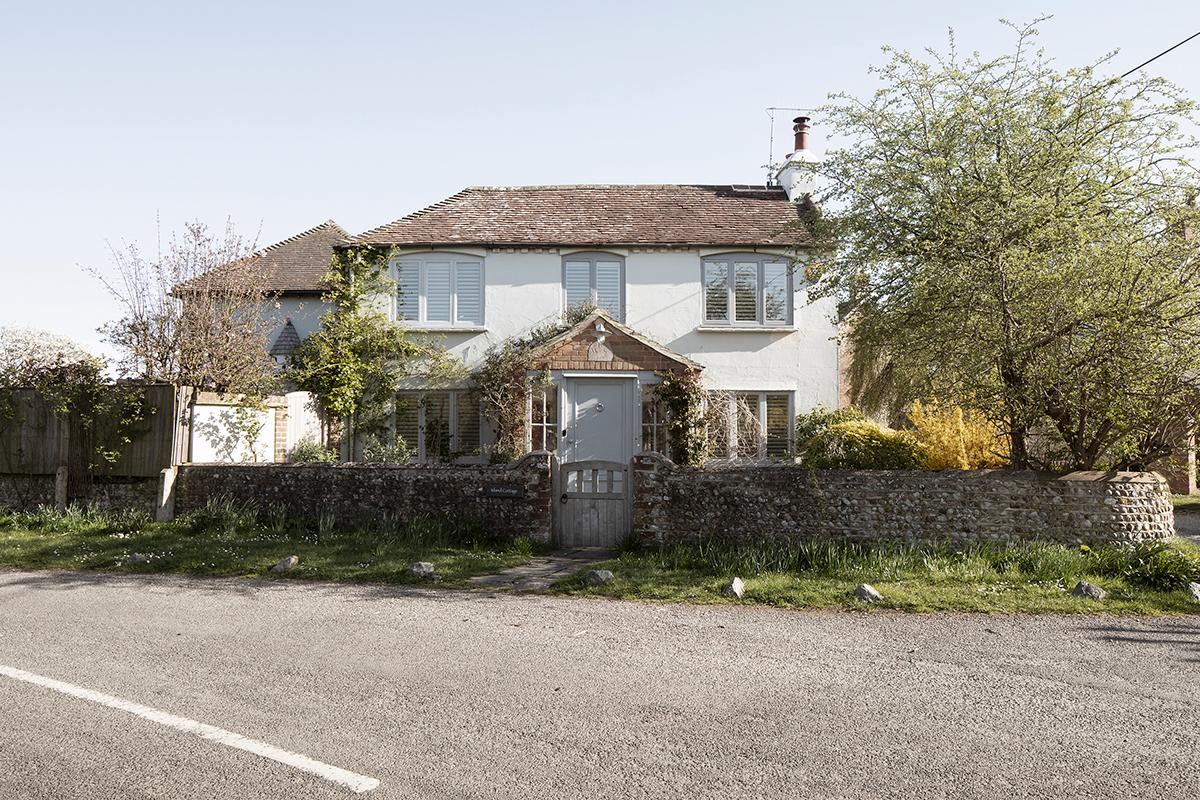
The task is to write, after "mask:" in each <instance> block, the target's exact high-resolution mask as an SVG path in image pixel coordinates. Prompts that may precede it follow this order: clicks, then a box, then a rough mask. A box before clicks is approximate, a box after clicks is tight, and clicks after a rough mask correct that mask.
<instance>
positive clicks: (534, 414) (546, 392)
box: [529, 385, 558, 453]
mask: <svg viewBox="0 0 1200 800" xmlns="http://www.w3.org/2000/svg"><path fill="white" fill-rule="evenodd" d="M529 449H530V451H534V450H549V451H550V452H552V453H553V452H554V451H555V450H557V449H558V387H557V386H553V385H551V386H535V387H534V388H533V390H532V391H531V392H530V395H529Z"/></svg>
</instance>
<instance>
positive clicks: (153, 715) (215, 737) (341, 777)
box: [0, 664, 379, 794]
mask: <svg viewBox="0 0 1200 800" xmlns="http://www.w3.org/2000/svg"><path fill="white" fill-rule="evenodd" d="M0 675H4V676H6V677H9V678H12V679H13V680H15V681H24V682H25V683H32V684H34V685H35V686H41V687H42V688H44V689H50V690H52V691H55V692H61V693H62V694H66V695H70V696H71V697H78V698H79V699H81V700H89V701H91V702H93V703H99V704H100V705H102V706H108V707H109V708H115V709H118V710H119V711H125V712H127V713H130V714H133V715H134V716H137V717H141V718H142V719H146V720H150V721H151V722H157V723H158V724H159V725H164V726H166V727H168V728H174V729H175V730H177V731H183V732H184V733H190V734H193V735H195V736H199V737H200V738H201V739H207V740H208V741H210V742H216V743H217V744H223V745H225V746H226V747H232V748H235V749H237V750H245V751H246V752H247V753H254V754H255V755H257V756H262V757H263V758H269V759H271V760H272V761H278V762H279V763H280V764H287V765H288V766H289V767H294V768H296V769H298V770H300V771H302V772H307V773H309V774H310V775H316V776H317V777H318V778H324V779H325V780H327V781H332V782H333V783H337V784H341V785H342V786H345V787H346V788H348V789H350V790H351V791H352V792H356V793H358V794H363V793H365V792H369V791H371V790H372V789H374V788H376V787H377V786H379V781H378V780H376V779H375V778H369V777H367V776H366V775H359V774H358V773H356V772H350V771H349V770H345V769H342V768H340V767H334V766H331V765H329V764H325V763H322V762H320V761H316V760H314V759H311V758H309V757H308V756H302V755H300V754H299V753H292V752H289V751H287V750H281V749H280V748H278V747H274V746H272V745H269V744H267V743H266V742H259V741H256V740H254V739H247V738H246V737H245V736H242V735H241V734H239V733H233V732H232V731H227V730H224V729H223V728H218V727H215V726H213V725H205V724H204V723H203V722H196V721H195V720H191V719H188V718H187V717H177V716H175V715H174V714H168V713H167V712H165V711H159V710H158V709H157V708H150V707H149V706H143V705H138V704H137V703H131V702H129V701H128V700H122V699H121V698H119V697H113V696H112V695H108V694H101V693H100V692H93V691H92V690H91V689H85V688H83V687H82V686H74V685H72V684H70V683H64V682H63V681H56V680H54V679H53V678H45V677H42V676H41V675H35V674H33V673H32V672H26V671H25V670H22V669H15V668H13V667H6V666H5V665H3V664H0Z"/></svg>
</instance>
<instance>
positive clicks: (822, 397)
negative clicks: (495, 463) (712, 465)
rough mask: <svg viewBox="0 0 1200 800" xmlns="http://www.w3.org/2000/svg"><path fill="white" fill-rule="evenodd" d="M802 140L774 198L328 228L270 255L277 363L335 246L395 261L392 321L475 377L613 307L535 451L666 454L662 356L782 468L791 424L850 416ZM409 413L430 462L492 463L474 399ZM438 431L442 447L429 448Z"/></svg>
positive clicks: (450, 394)
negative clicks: (814, 416)
mask: <svg viewBox="0 0 1200 800" xmlns="http://www.w3.org/2000/svg"><path fill="white" fill-rule="evenodd" d="M806 131H807V126H806V125H805V124H804V123H803V121H800V120H798V121H797V148H796V152H795V153H793V154H792V156H790V157H789V161H788V163H787V164H785V166H784V168H783V169H782V170H780V173H779V175H778V182H779V183H780V184H781V185H780V186H769V187H763V186H730V185H722V186H713V185H634V186H627V185H626V186H620V185H586V186H517V187H472V188H468V189H465V190H463V191H461V192H459V193H458V194H455V195H453V196H452V197H449V198H447V199H445V200H443V201H441V202H439V203H436V204H434V205H432V206H429V207H428V208H425V209H422V210H420V211H417V212H415V213H413V214H410V215H408V216H406V217H403V218H401V219H399V220H396V221H395V222H392V223H389V224H387V225H383V226H381V227H379V228H375V229H373V230H370V231H367V232H366V233H363V234H360V235H358V236H353V237H349V236H347V235H346V233H345V231H343V230H342V229H341V228H339V227H338V226H337V225H336V224H334V223H332V222H330V223H326V224H324V225H321V226H318V227H317V228H314V229H312V230H310V231H306V232H305V233H303V234H300V235H299V236H296V237H293V238H292V239H289V240H287V241H286V242H282V243H280V244H279V245H276V246H274V247H272V248H268V249H267V250H265V251H263V253H262V254H260V258H262V259H263V262H262V266H265V267H266V268H267V269H268V271H269V274H270V275H271V276H273V277H272V286H273V288H274V289H275V290H277V291H279V292H280V294H281V298H280V302H281V303H282V309H281V312H282V317H286V318H287V320H288V322H287V324H286V326H285V327H284V328H283V329H281V330H280V331H278V332H277V333H276V334H275V336H274V337H273V339H272V341H273V344H274V345H275V347H274V348H273V352H275V353H276V355H278V356H283V355H284V354H285V353H286V351H287V349H289V348H290V346H292V345H293V344H294V343H295V341H297V340H298V339H302V338H303V337H305V336H306V335H308V333H310V332H311V331H312V330H313V329H314V328H315V326H316V325H317V324H318V322H317V320H318V317H319V316H320V314H321V313H322V312H323V311H324V310H325V307H324V304H323V303H322V302H321V300H320V296H319V295H320V286H319V280H320V277H321V275H322V274H323V271H322V266H323V265H327V264H328V263H329V255H330V253H331V251H332V249H333V248H334V247H337V246H342V245H376V246H386V247H389V248H392V251H393V252H394V256H393V258H392V260H391V263H390V269H391V275H392V277H393V279H394V280H395V283H396V286H397V293H396V295H395V296H394V297H390V298H386V301H385V303H386V307H387V309H388V313H389V314H391V315H392V316H393V318H394V319H396V320H398V321H400V322H401V323H402V324H403V325H405V326H407V327H409V328H412V329H413V330H416V331H421V332H426V333H434V334H437V335H439V336H440V337H441V339H442V341H443V342H444V344H445V346H446V347H447V348H449V350H450V351H451V352H452V353H454V354H455V355H457V356H459V357H460V358H461V359H462V360H463V361H464V362H465V363H466V365H467V366H468V367H471V366H473V365H476V364H478V363H479V361H480V360H481V359H482V357H483V356H484V354H485V353H486V352H487V350H488V348H490V347H491V346H493V345H495V344H497V343H499V342H501V341H503V340H504V339H506V338H507V337H510V336H515V335H521V334H524V333H526V332H528V331H529V330H530V329H531V328H533V327H535V326H538V325H541V324H544V323H545V322H547V321H550V320H554V319H557V318H560V317H561V315H562V314H563V313H564V312H565V311H566V310H567V309H568V308H570V307H572V306H575V305H577V304H580V303H585V302H586V303H594V304H596V305H597V306H598V307H599V308H600V309H602V310H603V312H604V313H603V315H602V316H600V317H598V318H595V319H591V320H588V321H587V322H586V323H585V324H584V325H582V326H581V327H580V329H578V330H576V331H573V332H572V333H571V335H570V336H569V337H566V338H567V339H570V340H571V341H573V342H576V343H578V342H579V341H583V342H595V341H600V342H601V344H602V345H603V346H601V347H597V348H588V347H583V348H578V347H577V348H575V349H574V350H573V351H572V353H573V355H572V356H571V357H569V358H568V357H562V356H561V354H559V356H557V357H553V358H550V359H548V361H547V366H548V367H549V368H550V377H551V388H550V389H548V390H547V391H545V392H541V391H536V392H535V396H533V397H531V398H530V414H529V425H528V432H527V434H528V435H527V439H528V446H529V448H530V449H542V448H544V449H549V450H552V451H554V452H556V453H557V455H558V457H559V459H560V461H563V462H568V461H588V460H603V461H611V462H618V463H628V461H629V459H630V458H631V457H632V456H633V455H634V454H635V453H638V452H641V451H643V450H655V449H657V450H662V449H663V448H664V445H665V442H664V437H663V432H662V430H661V426H660V423H661V420H660V419H658V416H657V413H656V410H655V409H654V407H653V405H652V404H650V403H648V402H646V389H647V387H648V386H650V385H652V384H654V383H655V382H657V381H658V375H657V372H658V371H659V369H661V368H662V367H663V366H664V363H665V362H664V361H663V359H668V360H673V361H671V362H670V363H672V364H678V365H683V366H692V367H696V366H698V367H700V368H702V370H703V371H702V376H703V380H704V383H705V384H706V386H708V387H709V388H711V389H719V390H726V391H728V392H730V393H733V394H735V395H736V396H737V397H739V398H741V400H743V401H744V402H745V404H746V405H747V406H749V408H751V409H752V411H753V412H754V413H756V414H757V420H758V424H759V426H760V428H761V432H762V434H763V436H762V437H761V438H762V441H765V442H766V445H765V448H764V447H763V446H762V444H761V441H760V442H757V443H756V445H755V449H754V451H753V452H750V451H747V449H746V448H745V447H742V448H739V447H738V445H737V442H736V436H735V437H734V440H733V441H731V442H730V443H729V452H727V453H726V454H725V455H728V456H732V457H757V456H764V455H779V454H783V453H785V452H786V451H787V449H788V447H789V444H790V442H789V437H790V435H791V431H792V427H793V425H792V421H793V419H794V417H795V414H796V413H797V412H798V411H803V410H807V409H811V408H813V407H815V406H818V405H824V406H830V407H836V406H837V405H838V403H839V369H838V347H837V341H836V334H837V330H836V327H835V323H834V322H833V317H834V314H833V312H834V308H833V306H832V304H831V302H830V301H828V300H819V301H817V302H814V303H810V302H809V299H808V297H807V296H806V292H805V285H804V280H803V275H804V270H803V268H802V264H803V261H804V260H805V258H806V257H807V250H808V248H809V247H811V238H810V236H809V234H808V231H807V230H806V229H805V228H804V226H803V225H802V224H801V222H800V216H801V214H800V206H801V203H802V202H806V194H805V192H806V190H807V187H806V186H805V185H804V183H803V177H802V174H801V173H800V172H799V171H798V170H796V169H795V162H797V161H803V160H805V159H806V157H807V152H806V150H805V148H804V144H805V142H804V136H805V133H806ZM606 323H607V324H606ZM564 344H566V340H564ZM568 349H569V348H568ZM589 353H590V354H591V355H595V356H597V358H589V357H588V355H589ZM614 353H615V355H614ZM639 354H640V355H639ZM411 399H413V400H416V401H417V402H409V403H402V404H401V408H403V409H408V410H407V411H404V412H402V413H401V415H400V418H398V419H397V420H396V425H395V430H396V432H397V433H398V434H399V435H401V436H403V437H404V438H405V440H406V441H407V442H409V443H410V444H415V445H416V449H417V451H418V458H419V459H421V460H425V459H429V458H431V457H433V456H434V455H435V452H431V451H440V452H442V453H445V452H450V453H458V454H462V453H467V454H471V453H483V452H486V448H487V445H488V441H489V431H488V429H487V425H486V422H481V419H480V410H479V407H478V403H477V401H476V400H475V399H474V398H473V397H472V396H471V393H470V392H469V390H466V389H463V390H453V391H445V390H439V391H431V392H428V393H420V392H414V396H413V398H411ZM435 425H436V427H437V429H438V430H439V431H443V432H444V433H445V436H446V438H447V439H448V441H445V442H441V443H440V444H434V445H432V446H430V445H429V443H428V441H427V439H428V437H427V435H426V434H425V432H426V431H428V430H431V429H432V427H431V426H435ZM479 457H480V458H482V457H483V456H482V455H480V456H479Z"/></svg>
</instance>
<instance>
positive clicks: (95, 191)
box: [0, 0, 1200, 348]
mask: <svg viewBox="0 0 1200 800" xmlns="http://www.w3.org/2000/svg"><path fill="white" fill-rule="evenodd" d="M5 6H6V7H5V8H4V9H3V14H2V15H0V279H2V281H3V284H2V285H3V288H2V291H0V325H5V324H19V325H30V326H35V327H40V328H46V329H49V330H52V331H55V332H58V333H62V334H66V335H68V336H71V337H74V338H76V339H78V340H80V341H81V342H84V343H85V344H88V345H89V346H92V347H93V348H97V347H98V346H99V336H98V335H97V333H96V330H95V329H96V327H97V326H98V325H100V324H101V323H102V322H104V321H105V320H106V319H109V318H111V317H113V316H114V315H116V313H117V309H116V307H115V305H114V304H113V303H112V302H111V301H110V300H109V299H108V298H107V297H106V296H105V295H104V293H103V292H102V290H101V289H100V287H99V286H98V285H97V283H96V282H95V280H94V278H92V277H91V276H90V275H87V274H85V273H84V271H83V269H82V266H83V265H95V266H99V267H104V266H105V265H106V264H107V263H108V255H107V246H106V241H108V240H111V241H114V242H118V243H119V242H121V241H122V240H133V241H139V242H143V243H145V244H146V245H147V246H148V247H149V248H151V249H152V248H153V243H154V235H155V218H156V215H157V216H160V217H161V219H162V225H163V229H164V230H165V231H169V230H171V229H174V228H178V227H179V225H180V223H182V222H183V221H184V220H187V219H195V218H199V219H202V220H205V221H208V222H210V223H211V224H217V225H219V224H221V223H222V222H223V221H224V220H225V218H226V217H230V218H232V219H233V220H234V222H235V224H236V225H237V227H238V228H239V230H240V231H241V232H242V233H243V234H245V235H246V236H248V237H249V238H255V239H257V241H258V243H259V245H267V244H270V243H272V242H275V241H277V240H279V239H281V238H285V237H287V236H290V235H292V234H294V233H297V232H299V231H301V230H304V229H306V228H309V227H311V226H313V225H315V224H317V223H319V222H322V221H324V220H326V219H329V218H332V219H335V220H337V221H338V222H339V223H341V224H342V225H343V226H344V227H346V228H347V229H349V230H350V231H351V232H359V231H361V230H365V229H367V228H369V227H373V226H375V225H379V224H382V223H384V222H387V221H390V220H392V219H395V218H397V217H400V216H402V215H404V214H406V213H409V212H411V211H413V210H416V209H418V208H420V207H422V206H425V205H428V204H429V203H432V202H435V201H437V200H439V199H441V198H443V197H445V196H447V195H449V194H452V193H453V192H455V191H457V190H459V189H460V188H462V187H464V186H468V185H474V184H484V185H499V184H536V183H674V182H703V183H722V182H732V183H759V182H762V181H763V180H764V172H763V170H762V169H761V165H762V164H764V163H765V162H766V160H767V149H768V133H769V130H768V128H769V120H768V117H767V115H766V113H765V111H764V108H765V107H767V106H800V107H811V106H817V105H819V104H820V103H821V102H822V101H823V100H824V99H825V97H826V95H827V94H828V93H830V92H834V91H848V92H851V93H854V94H860V95H862V94H866V93H868V92H870V91H872V90H873V89H874V84H873V82H872V80H871V78H870V77H869V76H868V75H867V67H868V65H869V64H872V63H878V62H879V61H880V60H881V57H880V51H879V48H880V46H881V45H883V44H891V45H894V46H897V47H901V48H905V49H910V50H920V49H922V48H924V47H927V46H934V47H939V48H940V47H943V46H944V45H945V42H946V30H947V28H948V27H953V28H954V29H955V30H956V33H957V36H958V40H959V46H960V49H961V50H964V51H966V50H980V51H982V52H983V53H985V54H988V55H998V54H999V53H1000V52H1001V51H1004V52H1007V48H1008V46H1009V43H1010V42H1011V38H1010V32H1009V31H1008V30H1007V29H1005V28H1003V27H1001V26H1000V25H999V24H998V23H997V19H998V18H1000V17H1002V16H1003V17H1007V18H1009V19H1013V20H1014V21H1024V20H1029V19H1032V18H1034V17H1036V16H1038V15H1040V14H1043V13H1051V14H1053V15H1054V19H1052V20H1050V21H1048V22H1045V23H1043V24H1042V25H1041V26H1040V28H1041V30H1042V37H1041V41H1042V45H1043V46H1044V47H1045V48H1046V50H1047V52H1048V53H1050V54H1051V55H1052V56H1054V57H1055V58H1056V59H1057V60H1058V62H1059V63H1060V65H1062V66H1064V67H1065V66H1070V65H1076V64H1080V63H1084V62H1089V61H1091V60H1093V59H1095V58H1096V57H1098V56H1100V55H1101V54H1103V53H1105V52H1107V51H1109V50H1114V49H1119V50H1120V51H1121V52H1120V54H1119V55H1118V57H1117V59H1116V61H1115V62H1114V72H1123V71H1124V70H1125V69H1129V68H1131V67H1134V66H1136V65H1137V64H1139V63H1141V62H1142V61H1144V60H1146V59H1147V58H1149V57H1151V56H1152V55H1154V54H1156V53H1158V52H1159V51H1161V50H1163V49H1165V48H1166V47H1168V46H1170V45H1172V44H1174V43H1176V42H1177V41H1179V40H1180V39H1182V38H1184V37H1185V36H1187V35H1189V34H1190V33H1193V32H1195V31H1196V30H1200V7H1198V6H1197V5H1196V4H1195V3H1194V2H1155V1H1154V0H1150V1H1149V2H1138V3H1134V4H1130V3H1128V2H1066V1H1065V0H1041V1H1040V2H1033V3H1030V2H1025V1H1024V0H1009V1H1008V2H1004V3H963V2H927V3H920V4H916V3H895V2H832V3H831V2H808V3H800V2H787V3H784V2H756V1H755V0H740V1H739V2H730V3H697V2H690V3H682V2H670V3H665V2H664V3H660V2H654V1H653V0H641V1H640V2H604V3H596V2H589V3H574V2H562V1H561V0H559V1H556V2H511V3H494V2H486V3H484V2H469V3H468V2H455V1H454V0H444V1H443V2H439V3H402V2H358V1H355V0H349V1H348V2H337V3H328V2H322V3H315V2H307V0H293V1H292V2H254V0H242V1H240V2H224V1H222V0H207V1H206V2H203V3H179V2H170V0H167V1H165V2H164V1H162V0H159V1H156V2H122V0H111V1H110V2H104V3H99V2H88V3H82V2H55V3H16V2H9V3H6V4H5ZM1118 68H1119V69H1118ZM1149 69H1150V71H1152V72H1155V73H1157V74H1160V75H1163V76H1166V77H1168V78H1170V79H1171V80H1173V81H1175V82H1176V83H1178V84H1180V85H1181V86H1183V87H1185V88H1186V89H1187V90H1188V91H1189V92H1190V93H1191V94H1192V95H1193V96H1196V97H1200V39H1197V40H1194V41H1192V42H1191V43H1189V44H1187V45H1185V46H1184V47H1182V48H1180V49H1179V50H1176V51H1175V52H1174V53H1171V54H1170V55H1168V56H1165V57H1164V58H1162V59H1160V60H1159V61H1157V62H1155V63H1154V64H1153V65H1152V66H1151V67H1150V68H1149ZM789 117H790V115H789V114H787V113H783V114H781V115H779V118H778V121H777V125H776V155H777V156H778V155H780V154H782V153H783V152H786V149H787V148H786V145H787V143H788V141H789V139H790V123H789ZM814 123H815V127H814V131H813V134H814V137H815V140H816V141H815V144H816V145H817V146H818V147H819V144H820V140H821V137H822V129H821V127H820V120H819V118H818V119H815V120H814Z"/></svg>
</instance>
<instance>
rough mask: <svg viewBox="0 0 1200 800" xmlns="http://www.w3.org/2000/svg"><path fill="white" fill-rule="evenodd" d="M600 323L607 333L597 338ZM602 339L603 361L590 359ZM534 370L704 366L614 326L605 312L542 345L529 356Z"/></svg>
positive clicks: (701, 367)
mask: <svg viewBox="0 0 1200 800" xmlns="http://www.w3.org/2000/svg"><path fill="white" fill-rule="evenodd" d="M601 321H602V322H603V323H604V326H605V328H606V332H605V333H603V334H599V333H598V332H597V331H596V323H597V322H601ZM600 336H603V345H604V347H603V348H601V352H604V351H607V352H606V357H605V358H604V360H597V359H596V358H594V357H593V356H594V355H596V351H595V350H593V345H594V344H595V343H596V342H597V340H598V339H599V337H600ZM532 363H533V366H534V368H535V369H555V370H573V369H578V370H599V371H614V370H615V371H627V370H635V371H640V370H651V371H654V372H661V371H663V370H672V371H678V370H680V369H683V370H701V369H704V365H703V364H700V363H697V362H695V361H693V360H692V359H690V358H688V357H687V356H685V355H683V354H682V353H676V352H675V351H674V350H672V349H670V348H669V347H666V346H665V345H661V344H659V343H658V342H656V341H654V340H653V339H650V338H649V337H646V336H643V335H642V334H640V333H638V332H637V331H635V330H633V329H632V328H629V327H626V326H625V325H622V324H621V323H620V322H617V321H616V320H615V319H613V318H612V317H611V316H610V315H609V314H607V313H605V312H604V311H596V312H593V313H592V314H589V315H588V316H587V318H585V319H583V320H581V321H580V322H579V323H578V324H576V325H573V326H572V327H571V328H569V329H568V330H566V331H563V332H562V333H560V334H559V335H558V336H555V337H554V338H553V339H550V340H549V341H547V342H545V343H543V344H542V345H541V346H540V347H538V348H537V349H536V350H535V351H534V352H533V353H532Z"/></svg>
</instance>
